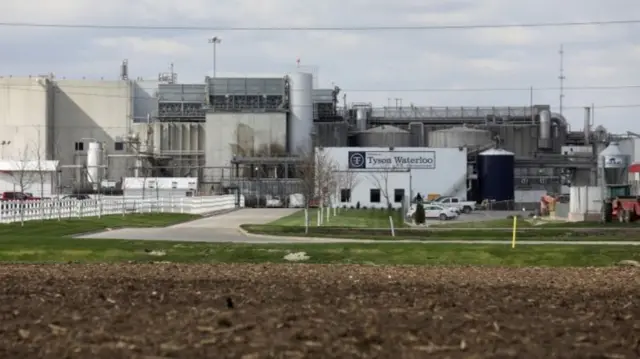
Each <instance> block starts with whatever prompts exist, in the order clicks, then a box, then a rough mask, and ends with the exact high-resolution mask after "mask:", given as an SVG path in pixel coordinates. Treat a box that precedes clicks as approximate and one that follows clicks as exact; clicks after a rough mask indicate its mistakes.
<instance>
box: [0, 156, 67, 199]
mask: <svg viewBox="0 0 640 359" xmlns="http://www.w3.org/2000/svg"><path fill="white" fill-rule="evenodd" d="M57 171H58V161H1V160H0V193H2V192H24V193H31V194H32V195H33V196H35V197H51V196H53V195H54V194H55V193H57Z"/></svg>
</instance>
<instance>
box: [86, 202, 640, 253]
mask: <svg viewBox="0 0 640 359" xmlns="http://www.w3.org/2000/svg"><path fill="white" fill-rule="evenodd" d="M295 211H296V210H295V209H253V208H252V209H241V210H238V211H235V212H231V213H227V214H222V215H219V216H213V217H207V218H202V219H198V220H196V221H192V222H187V223H181V224H178V225H175V226H171V227H167V228H128V229H127V228H125V229H117V230H112V231H107V232H101V233H95V234H89V235H84V236H80V238H103V239H105V238H106V239H126V240H159V241H183V242H211V243H229V242H233V243H252V244H255V243H263V244H266V243H398V241H374V240H354V239H340V238H300V237H273V236H257V235H246V234H244V233H243V232H242V231H240V229H239V228H238V227H239V226H240V225H241V224H245V223H251V224H264V223H269V222H271V221H274V220H276V219H278V218H281V217H284V216H288V215H289V214H291V213H294V212H295ZM402 242H403V243H425V244H430V243H431V244H433V243H451V244H509V243H510V241H464V240H435V241H416V240H412V241H402ZM518 243H519V244H520V245H525V244H526V245H542V244H562V245H577V244H580V245H582V244H584V245H640V241H634V242H623V241H598V242H594V241H571V242H568V241H520V242H518Z"/></svg>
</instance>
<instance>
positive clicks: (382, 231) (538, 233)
mask: <svg viewBox="0 0 640 359" xmlns="http://www.w3.org/2000/svg"><path fill="white" fill-rule="evenodd" d="M241 228H242V229H244V230H245V231H247V232H249V233H252V234H261V235H270V236H292V237H319V238H348V239H367V240H476V241H482V240H511V239H512V237H513V231H512V229H511V228H508V227H503V228H492V229H487V228H465V227H459V228H431V229H430V228H421V229H418V228H398V229H396V230H395V237H392V236H391V230H390V229H389V228H362V227H359V228H358V227H333V226H321V227H313V226H311V227H309V229H308V233H307V232H306V229H305V227H303V226H279V225H272V224H262V225H260V224H243V225H242V226H241ZM516 238H517V240H554V241H576V240H579V241H605V240H615V241H621V240H630V241H636V240H640V231H638V230H636V229H634V228H631V229H625V228H622V227H613V228H602V229H598V228H580V227H578V228H573V229H571V228H562V227H549V228H546V227H543V228H540V227H527V226H522V227H518V230H517V233H516Z"/></svg>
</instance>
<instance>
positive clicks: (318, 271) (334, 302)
mask: <svg viewBox="0 0 640 359" xmlns="http://www.w3.org/2000/svg"><path fill="white" fill-rule="evenodd" d="M0 284H1V286H0V358H12V359H19V358H105V359H106V358H108V359H115V358H185V359H196V358H215V359H222V358H244V359H258V358H300V359H302V358H394V359H401V358H421V359H422V358H519V359H526V358H581V359H586V358H610V359H617V358H638V357H640V342H639V340H640V298H639V297H640V271H639V270H638V269H621V268H608V269H595V268H589V269H514V268H471V267H469V268H429V267H375V266H320V265H174V264H154V265H3V266H0Z"/></svg>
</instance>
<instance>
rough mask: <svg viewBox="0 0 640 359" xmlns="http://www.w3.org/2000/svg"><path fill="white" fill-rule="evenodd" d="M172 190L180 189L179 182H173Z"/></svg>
mask: <svg viewBox="0 0 640 359" xmlns="http://www.w3.org/2000/svg"><path fill="white" fill-rule="evenodd" d="M171 188H173V189H176V188H178V182H176V181H173V182H171Z"/></svg>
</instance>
